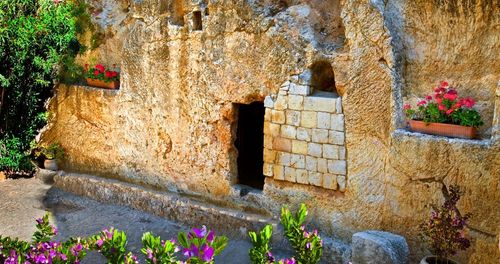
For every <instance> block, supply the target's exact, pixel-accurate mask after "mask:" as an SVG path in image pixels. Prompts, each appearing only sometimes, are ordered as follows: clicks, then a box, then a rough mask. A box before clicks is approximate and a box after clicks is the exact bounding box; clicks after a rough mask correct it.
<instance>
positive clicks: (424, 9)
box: [41, 0, 500, 263]
mask: <svg viewBox="0 0 500 264" xmlns="http://www.w3.org/2000/svg"><path fill="white" fill-rule="evenodd" d="M89 2H91V3H92V4H94V5H97V6H96V7H95V9H94V10H95V11H96V16H94V17H93V19H94V21H96V22H98V27H97V30H98V31H99V33H101V34H102V35H103V36H104V38H103V39H102V44H101V45H100V46H99V47H98V48H97V49H95V50H94V51H89V52H88V53H87V54H84V56H83V57H82V58H81V59H80V61H81V62H82V64H83V63H86V62H90V61H91V60H90V58H96V59H97V61H99V62H105V63H106V64H113V63H116V64H118V65H120V68H121V88H120V90H118V91H108V90H102V89H94V88H88V87H81V86H71V87H66V86H63V85H61V86H59V87H57V89H56V97H55V98H54V99H52V100H51V102H50V108H49V110H50V114H51V115H50V116H51V117H52V118H51V120H50V122H49V125H48V126H47V128H46V129H45V131H44V133H43V135H42V137H41V138H42V141H47V142H52V141H58V142H60V143H61V144H62V146H63V147H64V148H65V150H66V153H67V154H68V155H67V159H66V160H65V161H64V164H62V167H63V168H65V169H68V170H71V171H80V172H88V173H93V174H97V175H100V176H102V177H111V178H116V179H119V180H121V181H126V182H131V183H136V184H140V185H151V186H155V187H156V188H158V189H169V190H173V191H183V192H192V193H195V194H197V195H199V196H201V197H210V198H218V199H222V200H224V201H223V202H224V203H225V202H227V201H226V200H227V199H229V198H227V195H228V193H230V192H231V190H232V186H233V184H234V183H236V182H237V157H238V150H237V149H236V147H235V145H234V142H235V140H236V139H235V135H236V129H237V127H238V114H237V112H238V111H237V107H236V105H237V104H248V103H251V102H254V101H264V98H265V96H271V98H272V99H274V100H276V99H277V98H276V96H275V95H276V94H278V93H280V92H281V93H282V94H280V95H279V96H282V95H284V94H287V93H288V90H289V88H287V89H283V90H281V86H282V84H283V83H285V82H286V81H287V80H291V78H290V76H296V77H297V82H298V81H299V76H298V75H300V74H301V73H303V72H305V71H306V70H307V69H310V67H311V65H312V64H313V63H315V62H317V61H325V62H327V63H329V64H331V66H332V68H333V72H334V74H335V83H336V85H337V87H336V89H337V93H338V94H339V95H340V96H342V98H341V99H340V100H339V99H338V98H337V99H335V107H334V108H333V109H334V111H335V112H338V111H339V107H338V102H339V101H341V103H342V109H341V110H342V114H344V132H345V138H344V142H345V147H346V151H345V152H344V153H347V155H345V156H346V157H347V168H346V169H347V172H348V175H347V178H348V179H349V186H346V187H347V191H346V192H345V193H344V194H342V195H340V196H337V195H336V194H337V193H336V192H333V191H332V190H327V189H323V188H316V187H311V186H308V185H302V184H292V183H290V182H283V181H280V180H283V179H284V173H282V174H278V176H276V174H275V175H274V178H270V177H268V178H266V182H265V187H264V191H263V193H264V197H266V199H257V201H256V202H255V203H258V204H260V206H261V208H265V210H268V211H270V212H279V205H281V204H285V203H286V204H291V205H297V204H299V203H300V202H305V203H307V204H308V205H309V206H310V207H313V208H314V210H311V211H310V212H311V214H310V217H311V218H312V219H314V220H313V221H314V222H315V224H316V225H317V226H318V227H321V229H322V231H324V232H327V233H330V234H335V235H338V236H339V237H342V238H344V239H346V240H347V239H349V238H350V237H351V236H352V232H353V231H354V230H362V229H383V230H390V231H392V232H396V233H400V234H404V236H405V237H406V238H407V239H408V243H409V244H410V247H411V249H412V256H411V259H412V262H416V261H418V260H419V259H420V258H421V257H422V256H423V255H424V254H426V252H424V251H422V250H420V249H421V248H422V245H421V241H420V240H419V239H417V237H418V236H417V233H418V230H417V228H416V227H417V226H418V225H419V224H420V223H421V222H422V221H424V219H425V218H426V217H427V216H428V214H429V209H428V208H429V206H428V205H429V204H430V203H438V202H440V201H442V199H443V195H442V193H441V189H442V186H443V184H446V185H450V184H452V183H454V184H458V185H460V186H462V187H463V188H465V189H466V194H465V195H464V197H463V198H462V200H461V203H460V204H459V207H460V210H461V211H462V212H471V213H472V214H473V215H474V217H473V218H471V221H470V222H471V223H470V224H471V227H472V228H471V232H470V233H471V236H473V238H474V239H473V241H474V242H473V245H472V248H471V249H470V250H468V251H467V252H465V253H464V254H462V255H460V256H459V260H460V261H461V262H463V263H467V262H469V263H488V260H491V259H499V258H500V251H499V250H498V238H497V237H498V234H499V233H500V231H499V226H498V222H500V212H498V210H497V204H499V202H500V192H499V191H498V188H497V186H498V181H499V179H500V177H499V175H500V171H499V170H500V169H499V168H500V164H499V160H500V157H499V155H500V154H499V153H500V144H499V140H500V136H499V135H500V133H499V132H498V131H499V129H498V127H499V126H498V124H500V121H499V118H500V107H498V105H500V99H499V98H500V96H499V95H498V94H496V93H495V89H498V81H499V80H498V79H499V78H498V76H499V71H500V68H499V67H495V66H496V64H495V63H496V62H497V61H499V59H498V58H499V56H500V53H498V50H499V45H500V44H499V43H500V41H499V40H498V37H497V36H499V35H500V32H499V30H500V29H499V27H497V26H496V25H498V24H499V23H500V21H499V20H500V18H499V16H498V15H497V14H498V13H499V12H500V10H499V9H500V8H499V7H498V5H496V4H495V1H492V0H475V1H424V0H416V1H403V0H389V1H379V0H371V1H359V0H345V1H338V0H325V1H313V0H303V1H301V0H297V1H295V0H294V1H281V2H286V5H285V4H284V5H280V4H278V2H277V1H209V3H208V6H207V7H208V8H209V10H210V12H209V15H208V16H206V17H205V16H204V17H203V19H202V22H203V30H202V31H192V29H193V28H192V27H191V24H192V21H191V19H192V16H191V12H192V11H193V10H194V8H201V7H200V6H198V5H197V4H193V3H191V2H190V3H189V4H187V3H184V2H183V1H175V2H176V3H181V2H182V4H180V5H181V7H182V8H180V9H181V10H182V12H180V13H179V12H177V11H176V10H174V9H172V10H171V9H170V7H169V8H167V9H166V10H167V11H165V10H163V11H161V10H162V8H160V7H161V6H162V5H163V4H161V3H160V2H163V3H165V2H168V1H159V0H147V1H133V3H131V4H130V7H129V1H115V0H103V1H89ZM117 3H120V4H119V5H117ZM168 3H170V2H168ZM103 6H106V8H102V7H103ZM117 6H120V8H118V7H117ZM122 6H123V7H122ZM160 14H161V15H160ZM180 22H183V23H180ZM182 24H184V25H182ZM435 25H441V26H440V27H438V28H435ZM457 62H460V63H457ZM443 79H447V80H448V81H449V82H450V83H451V84H452V85H454V86H457V89H458V91H459V92H460V93H461V94H464V95H466V96H472V97H474V98H476V99H478V104H477V108H478V109H479V110H480V112H481V114H482V115H483V117H484V120H485V125H484V126H483V127H482V128H481V129H480V131H481V133H482V134H481V138H482V140H475V141H470V140H455V139H445V138H441V137H433V136H422V135H419V134H416V133H406V132H404V131H402V130H401V129H403V128H404V126H405V123H404V117H403V115H402V114H401V111H402V105H403V102H405V101H411V100H417V99H418V98H421V97H422V96H424V95H426V94H427V93H428V92H430V88H432V87H433V86H434V85H435V84H436V83H437V82H438V81H440V80H443ZM287 87H289V85H288V86H287ZM273 96H274V97H273ZM294 96H295V95H288V102H287V107H288V108H289V109H293V110H298V111H303V107H304V101H303V100H304V98H305V97H303V96H298V95H297V96H296V97H294ZM307 97H311V96H307ZM292 100H296V102H294V103H293V104H292ZM301 100H302V101H301ZM495 105H497V106H495ZM267 112H268V111H267ZM268 113H269V112H268ZM302 113H307V111H303V112H302ZM302 113H301V114H302ZM314 113H315V112H314ZM495 114H496V115H495ZM272 117H273V115H272V114H266V116H265V118H266V120H268V121H269V120H272V119H273V118H272ZM310 117H311V116H310ZM276 120H278V121H279V122H286V116H285V118H283V116H280V117H279V118H277V119H276ZM307 120H309V119H307ZM310 120H311V124H308V127H309V128H317V121H318V119H317V116H314V118H313V119H310ZM302 122H303V120H301V125H302ZM278 127H279V126H278ZM267 130H268V132H270V133H272V132H273V131H276V130H273V129H272V127H271V126H269V127H268V128H267ZM277 131H278V134H273V136H274V137H276V136H279V131H280V129H278V130H277ZM302 132H304V131H302ZM299 134H301V133H299V130H297V136H298V135H299ZM490 134H491V135H492V136H491V137H490V136H489V135H490ZM310 136H311V134H310V133H309V139H303V140H310ZM329 140H330V139H329ZM339 142H340V140H339ZM284 149H286V148H284ZM289 149H291V148H289ZM339 156H341V155H340V153H339ZM320 164H322V162H321V161H320V159H318V170H319V168H320V167H321V166H320ZM276 168H277V167H276V166H275V168H274V169H276ZM278 168H279V167H278ZM278 170H279V169H278ZM281 171H284V168H282V167H281ZM273 172H276V171H273ZM321 173H326V172H321ZM280 175H281V176H280ZM339 186H340V184H339ZM318 189H321V190H318ZM332 193H335V194H332ZM290 194H293V195H290ZM478 201H481V202H478ZM233 202H234V203H235V204H238V203H240V202H241V200H235V201H233ZM475 230H478V231H475ZM335 263H336V262H335Z"/></svg>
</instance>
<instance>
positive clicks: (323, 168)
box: [318, 158, 328, 173]
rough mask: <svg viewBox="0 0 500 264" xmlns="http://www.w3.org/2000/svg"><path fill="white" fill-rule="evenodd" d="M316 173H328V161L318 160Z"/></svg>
mask: <svg viewBox="0 0 500 264" xmlns="http://www.w3.org/2000/svg"><path fill="white" fill-rule="evenodd" d="M318 171H319V172H321V173H327V172H328V160H327V159H321V158H318Z"/></svg>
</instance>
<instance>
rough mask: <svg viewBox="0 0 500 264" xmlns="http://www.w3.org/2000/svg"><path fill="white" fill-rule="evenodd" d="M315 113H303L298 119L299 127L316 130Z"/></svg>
mask: <svg viewBox="0 0 500 264" xmlns="http://www.w3.org/2000/svg"><path fill="white" fill-rule="evenodd" d="M317 115H318V114H317V113H316V112H313V111H303V112H302V114H301V119H300V126H301V127H305V128H316V123H317V121H318V120H317V118H318V117H317Z"/></svg>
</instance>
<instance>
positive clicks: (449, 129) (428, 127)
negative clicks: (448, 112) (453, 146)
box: [409, 120, 477, 139]
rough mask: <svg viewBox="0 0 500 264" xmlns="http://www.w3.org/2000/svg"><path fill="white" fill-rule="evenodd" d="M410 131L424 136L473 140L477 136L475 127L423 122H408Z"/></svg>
mask: <svg viewBox="0 0 500 264" xmlns="http://www.w3.org/2000/svg"><path fill="white" fill-rule="evenodd" d="M409 123H410V130H411V131H413V132H419V133H424V134H431V135H438V136H445V137H457V138H466V139H473V138H475V137H476V135H477V129H476V128H475V127H467V126H460V125H453V124H444V123H426V122H424V121H417V120H410V121H409Z"/></svg>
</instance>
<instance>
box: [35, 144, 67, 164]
mask: <svg viewBox="0 0 500 264" xmlns="http://www.w3.org/2000/svg"><path fill="white" fill-rule="evenodd" d="M39 149H40V151H39V152H38V155H43V156H44V157H45V158H46V159H49V160H51V159H62V158H64V149H63V148H62V147H61V145H60V144H59V143H52V144H50V145H48V146H41V147H40V148H39Z"/></svg>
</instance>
